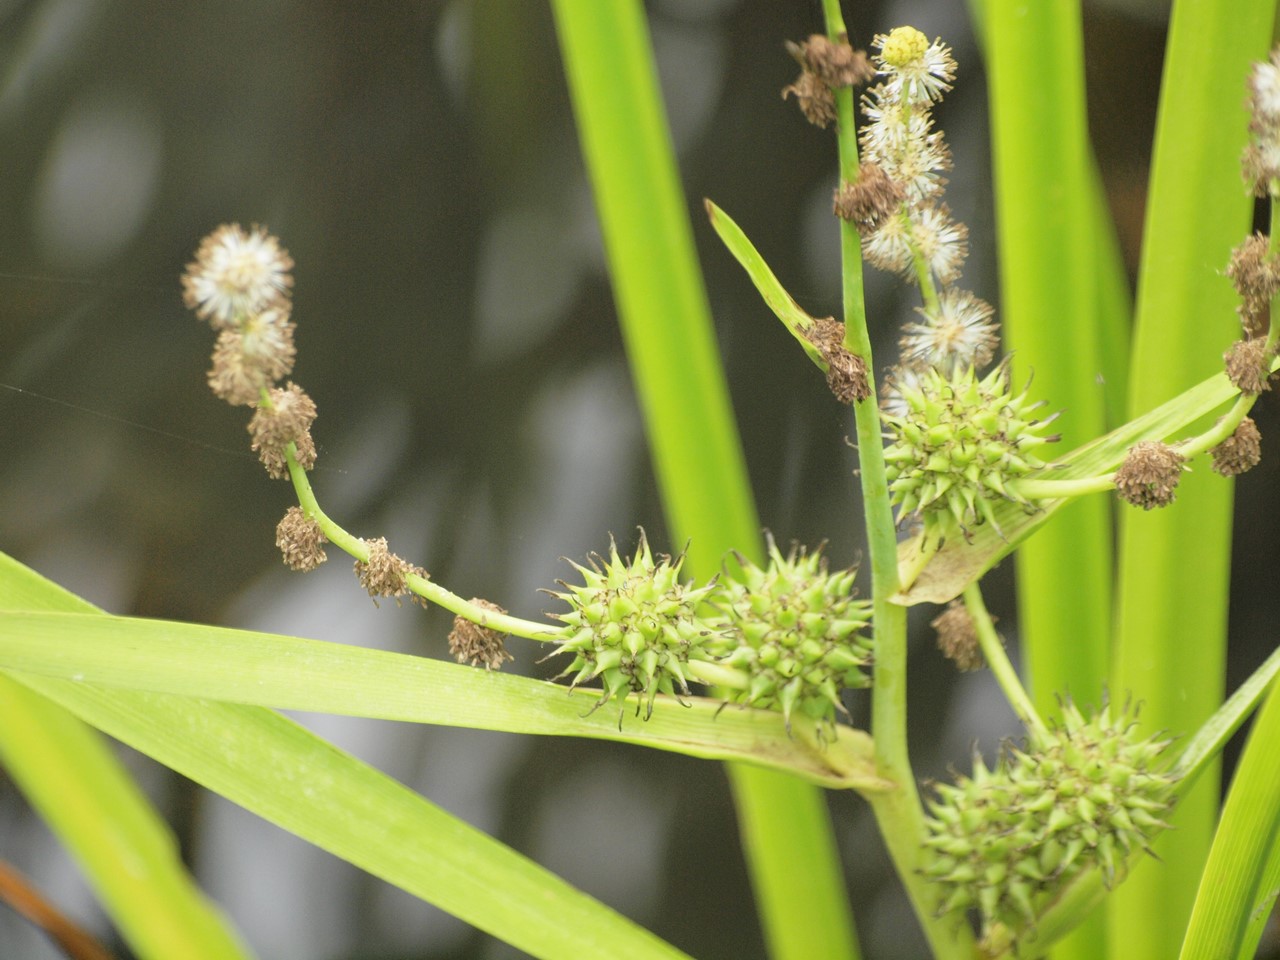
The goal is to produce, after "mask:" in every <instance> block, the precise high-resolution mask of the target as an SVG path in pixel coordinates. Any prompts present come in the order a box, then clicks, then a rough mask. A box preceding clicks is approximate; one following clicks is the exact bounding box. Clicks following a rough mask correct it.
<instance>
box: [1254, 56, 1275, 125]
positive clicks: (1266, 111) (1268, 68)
mask: <svg viewBox="0 0 1280 960" xmlns="http://www.w3.org/2000/svg"><path fill="white" fill-rule="evenodd" d="M1249 101H1250V105H1251V107H1252V108H1253V115H1254V119H1255V121H1256V122H1258V123H1264V124H1268V125H1272V126H1274V125H1277V124H1280V49H1277V50H1273V51H1272V52H1271V60H1270V61H1269V62H1267V63H1255V64H1254V65H1253V73H1251V74H1250V75H1249Z"/></svg>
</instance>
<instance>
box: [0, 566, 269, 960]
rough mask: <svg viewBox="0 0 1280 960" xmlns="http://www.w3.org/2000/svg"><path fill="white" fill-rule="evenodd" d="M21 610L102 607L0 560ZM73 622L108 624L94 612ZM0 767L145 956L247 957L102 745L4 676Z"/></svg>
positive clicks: (2, 597)
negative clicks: (82, 620)
mask: <svg viewBox="0 0 1280 960" xmlns="http://www.w3.org/2000/svg"><path fill="white" fill-rule="evenodd" d="M16 605H24V606H27V607H32V608H37V609H45V610H49V609H54V610H56V609H63V610H78V611H93V610H94V609H95V608H94V607H93V605H92V604H90V603H88V602H87V601H85V600H81V599H80V598H79V597H76V596H74V595H73V594H70V593H67V592H66V591H64V590H62V589H61V588H59V587H56V586H54V585H53V584H52V583H50V582H49V581H47V580H45V579H44V578H42V577H39V576H38V575H36V574H34V573H33V572H32V571H30V570H28V569H27V568H25V567H23V566H21V565H20V564H18V563H16V562H15V561H13V560H12V559H10V558H9V557H6V556H4V555H3V554H0V610H4V609H12V608H13V607H14V606H16ZM74 615H78V616H82V617H84V618H85V619H101V617H100V615H98V614H95V613H81V614H73V616H74ZM54 616H63V614H54ZM0 763H3V765H4V768H5V771H6V772H7V774H8V775H9V777H10V778H11V779H12V780H13V781H14V783H15V784H16V785H17V786H18V788H19V789H20V790H21V791H22V792H23V794H24V795H25V796H26V798H27V800H28V802H30V804H31V806H32V807H33V808H34V809H35V811H36V812H37V813H38V814H39V815H40V816H41V817H42V818H43V819H44V821H45V822H46V823H47V824H48V825H49V827H50V829H51V830H53V832H54V834H55V835H57V837H58V839H59V840H60V841H61V842H62V843H63V844H64V845H65V846H66V848H67V850H68V852H70V854H71V855H72V856H73V857H74V858H75V859H76V861H77V862H78V863H79V864H80V866H81V868H82V869H83V870H84V871H85V874H86V875H87V877H88V879H89V882H90V884H91V885H92V886H93V889H94V891H95V892H96V894H97V895H98V897H99V898H100V899H101V901H102V904H103V906H104V907H105V908H106V910H107V912H108V913H109V914H110V916H111V918H112V920H113V921H114V922H115V924H116V925H117V926H118V927H119V929H120V932H121V934H122V935H123V937H124V939H125V940H126V942H128V944H129V946H130V948H131V949H132V950H133V951H134V952H135V953H136V954H137V955H138V956H139V957H141V958H146V960H237V958H247V957H248V956H249V953H248V951H247V950H246V949H245V947H244V946H243V945H242V944H241V943H240V942H239V939H238V937H237V936H236V934H235V932H234V931H233V930H232V929H231V927H230V926H229V925H228V924H227V923H226V922H225V921H224V919H223V918H222V916H221V915H220V914H219V912H218V910H217V908H216V907H215V906H214V905H212V904H211V903H210V902H209V901H208V900H207V899H206V898H205V897H204V895H203V894H202V893H201V891H200V890H199V889H198V888H197V887H196V885H195V883H194V882H193V881H192V879H191V876H190V874H188V873H187V870H186V868H185V867H184V866H183V864H182V858H181V857H180V855H179V852H178V848H177V842H176V841H175V839H174V837H173V833H172V831H170V829H169V826H168V824H166V823H165V822H164V820H163V819H162V818H161V817H160V815H159V814H158V813H156V811H155V810H154V809H153V808H152V806H151V804H150V803H149V802H148V800H147V798H146V797H145V796H144V795H143V794H142V792H141V791H140V790H139V789H138V787H137V785H136V784H135V783H134V782H133V779H132V778H131V777H130V775H129V773H128V771H126V770H125V769H124V767H123V766H122V765H121V763H120V762H119V760H117V759H116V756H115V754H114V753H113V751H112V750H111V748H110V747H109V746H108V745H107V744H106V743H105V742H104V741H103V738H102V737H100V736H98V735H97V734H95V733H94V731H92V730H90V729H89V728H88V727H86V726H85V725H84V724H83V723H81V722H80V721H79V720H77V719H76V718H75V717H73V716H72V715H71V714H69V713H68V712H67V711H66V710H63V709H62V708H61V707H59V706H58V705H56V704H54V703H51V702H50V701H49V700H47V699H46V698H44V697H42V696H40V695H39V694H37V693H34V692H33V691H31V690H29V689H28V688H27V687H25V686H24V685H22V684H21V683H18V682H15V681H14V680H13V679H11V678H10V677H9V676H7V675H5V674H0Z"/></svg>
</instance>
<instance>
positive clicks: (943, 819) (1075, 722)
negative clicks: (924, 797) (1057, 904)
mask: <svg viewBox="0 0 1280 960" xmlns="http://www.w3.org/2000/svg"><path fill="white" fill-rule="evenodd" d="M1063 714H1064V722H1063V724H1062V726H1060V727H1058V728H1056V729H1054V730H1051V731H1050V732H1049V733H1048V734H1047V735H1046V736H1044V737H1042V738H1040V739H1039V742H1036V741H1033V742H1031V743H1030V744H1028V746H1027V748H1026V749H1025V750H1023V749H1019V748H1016V747H1009V748H1007V749H1006V750H1005V752H1004V754H1003V755H1002V756H1001V757H1000V759H999V761H998V762H997V763H996V766H995V768H994V769H992V770H988V769H987V767H986V766H985V765H984V764H983V762H982V760H981V758H977V757H975V759H974V769H973V775H972V776H971V777H960V778H959V779H958V780H957V782H956V783H955V784H954V785H951V784H939V785H938V786H937V788H936V789H937V797H936V798H935V799H933V800H931V801H930V802H929V812H930V817H929V818H928V820H927V827H928V838H927V839H926V840H925V846H926V847H927V848H928V850H929V855H928V856H927V857H926V864H927V866H925V867H924V870H923V872H924V874H925V876H926V877H928V878H929V879H930V880H932V881H934V882H935V883H938V884H939V885H941V887H942V895H941V897H940V899H939V907H938V914H939V915H942V914H945V913H949V912H951V911H953V910H969V909H975V910H977V911H978V913H979V914H980V916H981V920H982V935H983V937H986V936H987V935H988V934H990V933H991V932H992V929H993V927H994V926H995V925H996V924H998V923H999V924H1004V925H1005V926H1007V927H1009V928H1012V929H1018V928H1025V929H1032V928H1033V926H1034V923H1035V920H1036V918H1037V917H1038V916H1039V914H1040V912H1041V910H1042V909H1043V907H1044V906H1045V904H1046V902H1047V901H1048V900H1049V898H1051V897H1052V896H1053V894H1054V893H1056V892H1057V891H1059V890H1060V889H1061V888H1062V886H1063V885H1064V884H1065V883H1066V882H1067V881H1068V880H1070V879H1071V878H1072V877H1074V876H1076V875H1077V874H1079V873H1081V872H1083V871H1084V870H1087V869H1089V868H1091V867H1097V868H1099V869H1101V870H1102V873H1103V878H1104V880H1105V882H1106V883H1107V885H1108V886H1110V885H1111V884H1112V883H1113V882H1114V881H1115V878H1116V876H1117V875H1118V874H1123V871H1124V867H1125V861H1126V860H1127V858H1128V856H1129V854H1130V853H1132V852H1133V851H1135V850H1147V849H1149V848H1150V844H1151V841H1152V839H1153V838H1154V837H1155V835H1156V834H1157V833H1158V832H1159V831H1160V830H1163V829H1165V828H1167V827H1168V824H1167V823H1165V822H1164V821H1163V820H1162V819H1161V817H1162V816H1163V815H1164V814H1165V813H1166V812H1167V811H1168V810H1169V808H1170V807H1171V806H1172V805H1173V788H1174V784H1175V781H1174V780H1173V778H1172V777H1171V776H1169V775H1168V774H1166V773H1163V772H1161V771H1160V770H1158V769H1156V768H1155V761H1156V760H1157V758H1158V757H1159V756H1160V754H1161V753H1162V752H1163V751H1164V749H1165V748H1166V747H1167V746H1168V743H1169V742H1168V741H1167V740H1159V739H1157V738H1154V737H1151V738H1146V739H1140V738H1139V736H1138V734H1137V727H1136V724H1135V723H1134V720H1133V717H1132V716H1128V715H1126V714H1125V712H1123V711H1121V712H1120V713H1119V714H1118V715H1117V716H1116V717H1115V718H1113V717H1112V716H1111V711H1110V708H1109V707H1105V708H1103V710H1102V712H1101V713H1099V714H1097V715H1095V716H1092V717H1089V718H1088V719H1086V718H1085V717H1084V716H1083V715H1082V714H1081V713H1080V711H1079V710H1078V709H1077V708H1076V706H1075V705H1074V704H1071V703H1068V704H1066V706H1065V707H1064V710H1063ZM1029 925H1030V926H1029Z"/></svg>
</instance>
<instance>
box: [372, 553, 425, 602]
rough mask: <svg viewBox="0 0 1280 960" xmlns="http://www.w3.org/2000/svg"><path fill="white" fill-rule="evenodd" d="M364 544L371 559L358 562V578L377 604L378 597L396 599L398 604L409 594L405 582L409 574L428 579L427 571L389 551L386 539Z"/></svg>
mask: <svg viewBox="0 0 1280 960" xmlns="http://www.w3.org/2000/svg"><path fill="white" fill-rule="evenodd" d="M364 544H365V546H367V547H368V548H369V559H368V561H367V562H366V561H362V560H357V561H356V564H355V569H356V576H357V577H358V578H359V580H360V586H362V587H364V588H365V590H366V591H368V593H369V596H371V597H373V598H374V602H375V603H376V602H377V598H378V597H394V598H396V603H397V604H398V603H399V602H400V599H399V598H400V597H403V596H404V595H405V594H407V593H409V585H408V583H407V582H406V581H405V578H406V577H407V576H408V575H409V574H417V575H418V576H420V577H422V578H424V579H425V578H426V577H427V571H425V570H423V569H422V568H421V567H415V566H414V565H413V564H411V563H409V562H408V561H406V560H402V559H401V558H400V557H397V556H396V555H395V554H394V553H392V552H391V551H390V550H388V549H387V539H386V537H378V538H377V539H374V540H365V541H364Z"/></svg>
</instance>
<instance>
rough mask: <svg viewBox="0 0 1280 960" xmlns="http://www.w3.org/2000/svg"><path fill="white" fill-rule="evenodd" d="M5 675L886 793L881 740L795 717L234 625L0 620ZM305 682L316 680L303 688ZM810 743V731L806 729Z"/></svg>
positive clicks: (36, 616) (37, 616) (58, 616)
mask: <svg viewBox="0 0 1280 960" xmlns="http://www.w3.org/2000/svg"><path fill="white" fill-rule="evenodd" d="M0 667H3V668H5V669H8V670H14V671H21V672H23V673H25V674H40V675H43V676H49V677H60V678H64V679H67V678H75V679H78V680H81V681H83V682H85V683H90V684H94V685H100V686H106V687H118V688H122V689H129V690H136V691H140V692H142V691H145V692H156V693H170V694H178V695H182V696H190V697H200V698H201V699H205V700H224V701H229V702H232V703H244V704H252V705H256V706H267V707H274V708H277V709H287V710H305V711H309V712H315V713H334V714H343V715H347V716H357V717H373V718H377V719H383V720H401V721H408V722H412V723H431V724H440V725H445V726H452V727H470V728H472V729H477V730H500V731H505V732H508V733H527V734H542V735H547V736H578V737H591V738H594V739H602V740H616V741H619V742H622V743H634V744H640V745H644V746H650V747H657V748H659V749H663V750H671V751H674V752H677V753H683V754H686V755H688V756H695V757H704V758H714V759H719V760H727V759H734V760H745V761H748V762H752V763H756V764H759V765H761V766H765V767H771V768H773V769H778V770H785V771H788V772H790V773H793V774H797V775H800V776H803V777H805V778H806V779H809V780H812V781H814V782H815V783H820V784H822V785H824V786H828V787H836V788H854V789H862V790H876V789H883V787H884V784H883V783H882V782H881V781H880V780H878V779H877V778H876V777H875V775H874V768H873V764H872V760H871V743H870V738H869V737H867V735H866V734H865V733H863V732H862V731H860V730H854V729H852V728H851V727H847V726H843V725H841V726H840V727H839V728H838V735H837V737H836V739H835V741H834V742H832V743H827V744H824V745H819V744H818V743H817V740H816V736H814V735H813V731H812V729H811V728H810V727H808V726H806V725H805V721H804V720H803V719H802V718H796V720H795V721H794V722H793V724H792V732H791V733H790V734H789V733H788V732H787V729H786V726H785V722H784V720H783V717H782V715H781V714H780V713H777V712H774V711H766V710H748V709H742V708H737V707H731V708H728V709H724V708H723V704H722V702H721V701H718V700H711V699H706V698H702V697H690V698H686V699H685V704H686V705H684V706H682V705H681V704H680V703H678V702H677V701H676V700H674V699H672V698H668V697H664V698H662V699H661V701H660V702H659V703H658V705H657V707H656V708H655V710H654V713H653V716H652V717H650V718H649V719H648V720H644V719H641V718H639V717H637V716H635V711H634V710H633V709H632V708H631V707H630V706H628V707H625V708H621V709H623V710H624V711H625V712H623V713H622V714H621V716H620V715H619V709H620V708H619V707H617V706H616V705H615V706H609V707H605V708H602V709H600V710H596V711H592V707H593V705H594V703H595V701H596V698H597V694H598V691H594V690H591V689H583V690H579V691H577V692H576V693H575V694H574V695H573V696H570V692H569V690H568V688H566V687H564V686H562V685H559V684H553V683H546V682H543V681H538V680H530V679H528V678H527V677H518V676H510V675H507V674H501V673H490V672H488V671H486V670H480V669H476V668H473V667H463V666H459V665H458V664H454V663H442V662H440V661H438V660H428V659H425V658H423V657H411V656H408V655H406V654H401V653H391V652H389V651H385V650H369V649H365V648H364V647H353V646H347V645H345V644H339V643H326V642H323V641H319V640H304V639H300V638H298V637H285V636H279V635H276V634H269V633H257V632H254V631H249V630H234V629H231V628H228V627H211V626H204V625H201V624H192V623H174V622H170V621H164V620H148V619H141V618H127V617H108V616H102V615H95V614H65V613H44V612H36V613H24V612H14V613H0ZM300 677H305V678H306V680H305V682H299V678H300ZM806 733H807V734H808V736H806V735H805V734H806Z"/></svg>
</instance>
